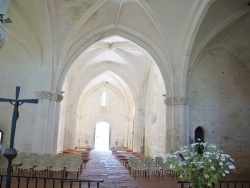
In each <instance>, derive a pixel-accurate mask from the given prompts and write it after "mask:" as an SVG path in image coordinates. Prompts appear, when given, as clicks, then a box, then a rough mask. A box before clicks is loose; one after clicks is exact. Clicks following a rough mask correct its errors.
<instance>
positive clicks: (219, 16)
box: [6, 0, 250, 95]
mask: <svg viewBox="0 0 250 188" xmlns="http://www.w3.org/2000/svg"><path fill="white" fill-rule="evenodd" d="M248 3H249V0H213V1H212V0H206V1H204V0H185V1H183V0H174V1H173V0H157V1H148V0H53V1H50V0H46V1H40V0H24V1H18V0H12V1H11V3H10V6H9V8H8V15H9V16H10V17H11V19H12V21H13V24H7V25H6V27H7V29H8V31H9V38H10V40H13V41H16V42H17V43H19V44H20V45H21V46H22V48H23V49H25V50H26V51H27V54H29V55H30V57H31V59H32V60H33V61H31V62H33V63H35V64H36V66H37V67H38V68H40V69H41V74H44V72H43V71H44V70H47V69H51V76H52V78H53V83H52V85H51V87H52V90H57V89H59V88H60V87H61V86H62V83H63V81H64V78H65V75H66V74H67V72H68V71H69V69H70V67H71V65H72V64H74V62H77V61H79V59H78V58H80V59H84V63H82V64H84V65H81V67H85V68H87V67H88V68H87V69H85V70H86V71H91V70H97V69H98V68H97V66H99V65H100V63H106V64H107V63H109V64H113V65H116V66H119V67H120V70H122V71H123V75H124V78H127V79H128V80H129V77H128V75H131V77H132V78H133V79H135V80H136V81H137V82H138V83H136V84H134V87H136V86H137V85H140V84H141V83H142V80H143V79H142V78H145V75H146V70H147V68H148V66H149V64H150V63H151V60H152V59H153V60H154V61H155V62H156V63H157V65H158V66H159V68H160V70H161V73H162V74H163V79H164V81H165V84H166V88H167V89H172V90H173V92H176V93H178V92H180V91H178V90H181V88H183V87H185V85H186V83H185V82H186V79H185V77H186V74H187V73H186V72H185V71H187V70H188V68H187V67H189V68H192V67H194V65H195V62H196V61H197V59H198V57H199V56H200V55H202V53H204V51H206V49H207V47H208V46H210V47H211V46H215V45H218V44H220V45H221V46H223V48H225V49H226V50H228V51H230V53H232V54H234V56H235V57H237V58H238V59H239V60H240V61H241V62H242V63H243V64H244V65H245V66H246V67H250V65H249V45H248V42H247V41H249V36H250V35H249V30H250V29H246V28H249V27H250V26H249V25H250V24H249V11H250V6H248ZM247 31H248V32H247ZM111 36H113V37H111ZM109 37H110V38H109ZM96 42H97V43H96ZM135 43H136V44H137V45H135ZM212 44H213V45H212ZM142 48H144V50H143V49H142ZM85 50H86V51H85ZM145 51H147V52H145ZM189 55H190V59H189ZM150 56H151V57H150ZM151 58H152V59H151ZM139 59H140V61H141V62H142V61H143V62H144V63H141V62H140V63H135V61H136V62H138V60H139ZM114 67H115V66H114ZM80 70H81V71H82V70H83V69H82V68H81V69H80ZM79 72H80V71H79ZM97 72H98V71H97ZM100 73H101V72H100ZM120 74H121V75H122V72H120ZM180 75H184V76H180ZM89 76H90V75H89ZM87 80H88V79H87ZM182 82H183V83H182ZM85 85H86V84H85ZM175 90H176V91H175ZM178 95H181V92H180V93H179V94H178Z"/></svg>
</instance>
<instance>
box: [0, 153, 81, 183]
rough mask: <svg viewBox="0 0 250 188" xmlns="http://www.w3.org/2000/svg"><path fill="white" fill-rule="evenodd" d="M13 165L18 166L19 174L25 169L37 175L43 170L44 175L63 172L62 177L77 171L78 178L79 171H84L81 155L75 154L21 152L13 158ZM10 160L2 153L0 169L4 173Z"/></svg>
mask: <svg viewBox="0 0 250 188" xmlns="http://www.w3.org/2000/svg"><path fill="white" fill-rule="evenodd" d="M12 165H13V166H12V167H16V168H18V174H19V175H23V174H24V172H25V171H28V170H29V172H30V175H32V176H36V175H37V173H39V176H40V172H42V173H43V174H44V176H49V175H50V176H52V175H53V174H54V173H56V172H61V177H62V178H67V176H68V173H73V172H76V174H77V179H78V176H79V173H81V172H82V160H81V156H73V155H55V156H51V155H50V154H45V155H35V154H34V155H33V154H32V155H29V156H28V155H26V154H23V153H20V154H18V155H17V157H16V158H14V159H13V162H12ZM7 167H8V161H7V159H6V158H5V157H4V156H3V155H0V169H1V173H3V170H4V169H7Z"/></svg>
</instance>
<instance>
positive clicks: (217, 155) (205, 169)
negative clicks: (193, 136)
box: [166, 140, 235, 188]
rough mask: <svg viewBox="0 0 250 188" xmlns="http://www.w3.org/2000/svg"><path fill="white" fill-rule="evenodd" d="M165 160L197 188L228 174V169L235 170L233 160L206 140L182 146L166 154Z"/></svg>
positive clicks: (201, 187) (209, 185)
mask: <svg viewBox="0 0 250 188" xmlns="http://www.w3.org/2000/svg"><path fill="white" fill-rule="evenodd" d="M198 141H199V140H198ZM166 160H167V162H168V163H169V166H170V168H171V169H172V170H173V171H174V172H178V173H180V178H181V179H182V180H185V181H189V182H190V183H191V186H192V184H195V187H198V188H203V187H211V186H212V184H213V183H216V182H218V180H219V179H220V178H222V177H223V176H226V174H229V170H235V166H234V165H233V163H234V160H233V159H232V158H231V157H230V156H229V155H228V154H224V153H223V151H222V150H218V149H216V146H215V145H213V144H209V143H207V142H205V143H203V142H198V143H194V144H191V145H190V146H184V147H182V148H181V150H180V151H176V152H174V153H172V154H167V156H166Z"/></svg>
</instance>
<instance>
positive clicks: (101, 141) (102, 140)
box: [95, 122, 110, 151]
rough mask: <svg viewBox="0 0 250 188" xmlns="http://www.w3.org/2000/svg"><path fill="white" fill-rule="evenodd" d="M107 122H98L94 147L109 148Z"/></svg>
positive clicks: (98, 148) (99, 148)
mask: <svg viewBox="0 0 250 188" xmlns="http://www.w3.org/2000/svg"><path fill="white" fill-rule="evenodd" d="M109 135H110V131H109V124H108V123H107V122H99V123H97V124H96V129H95V149H96V150H102V151H103V150H109Z"/></svg>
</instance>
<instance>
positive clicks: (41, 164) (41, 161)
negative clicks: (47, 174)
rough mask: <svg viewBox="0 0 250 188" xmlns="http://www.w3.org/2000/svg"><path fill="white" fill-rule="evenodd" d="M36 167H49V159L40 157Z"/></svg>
mask: <svg viewBox="0 0 250 188" xmlns="http://www.w3.org/2000/svg"><path fill="white" fill-rule="evenodd" d="M36 167H37V168H43V167H44V168H47V167H49V163H48V160H47V159H42V158H40V159H38V161H37V164H36Z"/></svg>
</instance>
